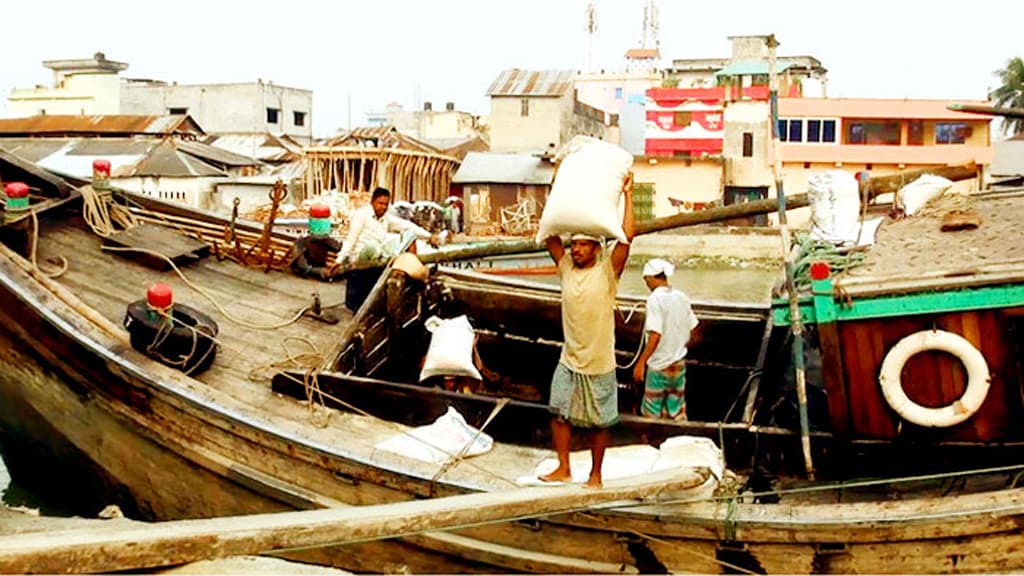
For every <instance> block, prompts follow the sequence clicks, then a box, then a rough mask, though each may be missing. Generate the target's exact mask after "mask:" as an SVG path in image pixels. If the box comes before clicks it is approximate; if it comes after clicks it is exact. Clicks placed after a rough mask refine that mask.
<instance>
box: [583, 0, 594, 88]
mask: <svg viewBox="0 0 1024 576" xmlns="http://www.w3.org/2000/svg"><path fill="white" fill-rule="evenodd" d="M585 22H586V31H587V72H591V71H593V70H594V43H595V40H596V38H597V6H596V5H595V4H594V2H593V1H590V2H587V12H586V16H585Z"/></svg>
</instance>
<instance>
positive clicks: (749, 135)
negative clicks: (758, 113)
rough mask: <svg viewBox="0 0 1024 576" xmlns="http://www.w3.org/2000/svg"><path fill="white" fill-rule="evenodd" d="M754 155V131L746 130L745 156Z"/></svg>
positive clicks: (744, 135) (744, 138)
mask: <svg viewBox="0 0 1024 576" xmlns="http://www.w3.org/2000/svg"><path fill="white" fill-rule="evenodd" d="M753 156H754V133H753V132H744V133H743V157H744V158H751V157H753Z"/></svg>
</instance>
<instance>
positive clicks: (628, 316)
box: [615, 302, 647, 370]
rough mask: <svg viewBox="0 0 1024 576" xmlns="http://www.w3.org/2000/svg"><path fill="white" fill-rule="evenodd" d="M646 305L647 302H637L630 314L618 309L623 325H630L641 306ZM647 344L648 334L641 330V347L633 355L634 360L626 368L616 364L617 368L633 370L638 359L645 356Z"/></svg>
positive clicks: (616, 309)
mask: <svg viewBox="0 0 1024 576" xmlns="http://www.w3.org/2000/svg"><path fill="white" fill-rule="evenodd" d="M644 304H645V302H637V303H636V304H633V305H632V306H630V307H629V313H628V314H623V313H622V309H621V308H619V307H616V308H615V311H616V312H618V313H619V317H620V318H622V323H623V324H629V321H630V320H632V319H633V314H635V313H636V311H637V310H639V309H640V306H643V305H644ZM646 343H647V333H646V332H644V331H643V330H641V332H640V345H639V346H637V348H636V353H634V354H633V358H632V359H631V360H630V361H629V363H628V364H626V365H625V366H620V365H619V363H618V362H616V363H615V367H616V368H619V369H620V370H625V369H627V368H632V367H633V365H634V364H636V361H637V359H639V358H640V355H641V354H643V351H644V344H646Z"/></svg>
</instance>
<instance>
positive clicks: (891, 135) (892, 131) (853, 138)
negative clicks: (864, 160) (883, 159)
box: [846, 121, 900, 146]
mask: <svg viewBox="0 0 1024 576" xmlns="http://www.w3.org/2000/svg"><path fill="white" fill-rule="evenodd" d="M846 143H847V144H867V145H871V146H899V145H900V123H899V122H898V121H897V122H868V121H863V122H859V121H854V122H850V123H849V124H848V125H847V129H846Z"/></svg>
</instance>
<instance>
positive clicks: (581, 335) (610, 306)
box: [541, 174, 633, 488]
mask: <svg viewBox="0 0 1024 576" xmlns="http://www.w3.org/2000/svg"><path fill="white" fill-rule="evenodd" d="M622 191H623V192H624V196H625V212H624V214H623V218H622V229H623V231H624V232H625V234H626V239H627V242H625V243H622V242H620V243H618V244H616V245H615V247H614V248H612V249H611V250H610V251H608V250H605V249H604V248H603V247H602V244H603V239H602V238H597V237H593V236H588V235H585V234H575V235H573V236H572V243H571V245H570V249H569V256H570V257H569V258H566V257H565V246H564V245H563V244H562V239H561V238H560V237H559V236H551V237H549V238H547V240H546V244H547V249H548V252H549V253H550V254H551V258H552V259H553V260H554V261H555V264H557V265H558V276H559V279H560V280H561V284H562V332H563V333H564V337H565V344H564V345H563V346H562V355H561V357H560V358H559V360H558V367H557V368H555V373H554V376H552V378H551V402H550V405H551V408H552V409H553V410H554V411H555V412H556V413H557V415H556V416H555V417H554V418H553V419H552V421H551V432H552V437H553V442H554V445H555V452H557V453H558V468H556V469H555V470H554V471H553V472H551V473H550V474H546V475H544V476H542V477H541V480H545V481H548V482H562V481H569V480H571V479H572V471H571V470H570V468H569V444H570V440H571V434H572V429H571V427H570V426H578V427H583V428H587V429H588V430H589V432H590V455H591V468H590V477H589V478H588V480H587V486H590V487H593V488H600V487H601V482H602V480H601V465H602V463H603V461H604V451H605V448H606V447H607V446H608V436H609V434H608V428H610V427H611V426H613V425H614V424H615V423H616V422H618V421H619V396H618V391H619V389H618V387H619V382H618V379H617V378H616V376H615V316H614V311H615V295H616V293H617V292H618V285H619V277H621V276H622V271H623V270H624V269H625V268H626V260H627V259H628V258H629V242H628V241H629V240H632V239H633V178H632V174H629V175H627V176H626V178H625V179H624V180H623V183H622ZM606 252H610V253H609V254H606Z"/></svg>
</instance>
